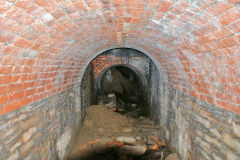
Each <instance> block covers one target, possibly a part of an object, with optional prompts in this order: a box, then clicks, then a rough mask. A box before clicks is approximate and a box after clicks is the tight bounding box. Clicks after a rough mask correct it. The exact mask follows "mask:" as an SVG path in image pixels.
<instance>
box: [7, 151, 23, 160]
mask: <svg viewBox="0 0 240 160" xmlns="http://www.w3.org/2000/svg"><path fill="white" fill-rule="evenodd" d="M19 158H20V156H19V152H18V151H15V152H13V153H12V154H10V156H9V157H8V158H7V160H18V159H19Z"/></svg>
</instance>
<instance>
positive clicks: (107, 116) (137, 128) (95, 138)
mask: <svg viewBox="0 0 240 160" xmlns="http://www.w3.org/2000/svg"><path fill="white" fill-rule="evenodd" d="M119 136H122V137H130V139H134V140H135V142H134V144H130V145H131V146H133V147H134V146H140V147H142V148H144V147H145V148H146V151H145V152H144V154H141V155H137V156H136V155H133V154H129V153H127V151H126V150H125V151H124V148H125V145H126V144H125V142H119V141H117V139H118V138H119ZM127 143H128V142H127ZM128 145H129V144H128ZM131 146H130V147H131ZM169 153H170V152H169V150H168V149H167V146H166V145H165V143H164V142H161V141H160V140H159V133H158V127H157V126H156V125H154V122H153V121H151V120H150V119H148V118H145V117H138V118H131V117H127V116H125V115H121V114H120V113H117V112H113V111H111V110H109V109H107V108H106V107H105V106H100V105H95V106H89V107H87V108H86V116H85V120H84V123H83V127H82V128H81V130H80V132H79V134H78V137H77V140H76V142H75V145H73V146H72V149H71V152H70V154H69V155H68V159H69V160H82V159H86V160H91V159H92V160H97V159H103V160H107V159H109V160H110V159H113V160H114V159H116V160H134V159H147V160H150V159H156V158H159V160H160V158H161V159H164V158H165V157H166V156H167V155H168V154H169Z"/></svg>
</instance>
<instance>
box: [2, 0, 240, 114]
mask: <svg viewBox="0 0 240 160" xmlns="http://www.w3.org/2000/svg"><path fill="white" fill-rule="evenodd" d="M239 2H240V1H239V0H224V1H213V0H202V1H189V2H188V1H185V0H125V1H123V0H112V1H110V0H99V1H97V0H0V114H1V115H2V114H5V113H8V112H10V111H13V110H16V109H17V108H20V107H22V106H25V105H27V104H29V103H31V102H35V101H38V100H40V99H43V98H45V97H48V96H49V95H52V94H53V93H56V92H60V91H63V90H66V89H67V88H70V87H71V86H73V85H74V84H75V82H76V81H79V79H78V78H77V77H79V74H80V73H82V72H80V70H81V69H82V68H83V67H84V66H86V65H87V62H89V60H90V58H91V57H94V56H96V55H97V54H99V53H101V52H102V51H105V50H107V49H111V48H116V47H129V48H135V49H139V50H141V51H145V52H147V53H149V54H150V55H151V56H152V57H153V58H154V59H156V60H157V61H158V62H159V63H160V64H161V66H159V67H161V69H162V70H163V71H164V72H165V73H166V74H167V77H168V83H167V84H168V86H169V87H171V88H175V89H177V90H179V91H182V92H185V93H187V94H189V95H192V96H194V97H196V98H198V99H200V100H202V101H206V102H208V103H210V104H213V105H215V106H218V107H220V108H224V109H227V110H229V111H232V112H237V113H240V69H239V62H240V52H239V43H240V34H239V31H240V20H239V17H240V12H239Z"/></svg>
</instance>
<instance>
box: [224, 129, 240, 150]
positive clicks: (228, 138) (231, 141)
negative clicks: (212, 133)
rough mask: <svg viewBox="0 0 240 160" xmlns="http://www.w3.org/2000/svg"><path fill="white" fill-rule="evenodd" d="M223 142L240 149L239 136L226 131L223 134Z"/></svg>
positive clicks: (234, 148)
mask: <svg viewBox="0 0 240 160" xmlns="http://www.w3.org/2000/svg"><path fill="white" fill-rule="evenodd" d="M223 143H224V144H226V145H227V146H229V147H231V148H232V149H233V150H235V151H239V150H240V141H239V139H238V138H235V137H233V135H230V134H228V133H225V134H224V135H223Z"/></svg>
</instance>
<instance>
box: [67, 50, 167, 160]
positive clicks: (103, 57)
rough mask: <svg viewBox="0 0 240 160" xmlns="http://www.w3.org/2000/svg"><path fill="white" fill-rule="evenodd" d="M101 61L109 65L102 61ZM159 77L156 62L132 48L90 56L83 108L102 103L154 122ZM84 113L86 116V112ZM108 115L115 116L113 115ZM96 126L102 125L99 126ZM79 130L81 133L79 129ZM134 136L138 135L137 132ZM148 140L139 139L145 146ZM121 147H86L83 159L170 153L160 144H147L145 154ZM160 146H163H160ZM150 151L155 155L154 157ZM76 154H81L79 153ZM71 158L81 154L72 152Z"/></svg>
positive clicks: (140, 157)
mask: <svg viewBox="0 0 240 160" xmlns="http://www.w3.org/2000/svg"><path fill="white" fill-rule="evenodd" d="M102 63H104V64H109V65H103V64H102ZM94 77H95V78H94ZM159 79H160V73H159V71H158V69H157V68H156V65H155V64H154V62H153V61H152V60H151V59H150V58H149V57H147V56H146V55H145V54H143V53H142V52H140V51H137V50H134V49H131V48H116V49H112V50H108V51H105V52H104V53H102V54H100V55H98V56H97V57H96V58H95V59H93V60H92V62H91V63H89V65H88V67H87V68H86V70H85V73H84V75H83V81H82V84H81V100H82V105H83V106H85V107H86V110H87V109H88V106H89V105H90V104H91V105H101V106H104V107H106V108H107V109H109V110H112V111H115V112H117V113H121V114H122V115H124V116H127V117H131V118H134V119H136V121H141V120H142V119H144V118H143V117H145V118H150V119H151V120H155V122H156V123H157V121H158V120H159V119H158V118H157V116H158V114H157V113H156V111H157V110H156V108H157V105H159V104H160V102H159V100H158V99H157V98H159V97H161V95H160V88H159V83H160V81H159ZM101 106H99V107H101ZM90 108H91V107H90ZM96 114H98V113H96ZM99 114H100V113H99ZM87 116H89V114H88V113H87ZM93 116H96V115H93ZM104 116H106V119H107V117H108V115H104ZM111 118H112V119H114V117H111ZM139 118H140V119H141V120H140V119H139ZM90 119H93V117H92V118H91V117H90ZM85 121H87V122H88V121H89V119H88V118H87V120H85ZM146 122H147V120H146ZM152 122H153V121H152ZM83 123H84V122H83ZM105 125H107V124H105ZM146 125H149V124H146ZM149 126H151V125H149ZM95 127H96V128H101V127H102V126H95ZM83 128H84V127H83ZM143 128H144V127H143ZM119 129H120V130H121V126H119ZM123 130H124V129H123ZM96 132H97V131H96ZM143 132H146V133H147V132H148V131H146V130H145V131H143ZM120 133H121V131H119V133H118V134H120ZM79 134H81V130H80V133H79ZM82 134H90V133H82ZM118 134H116V135H118ZM121 134H123V133H121ZM131 134H132V133H129V135H131ZM148 134H149V135H148V136H152V134H151V133H148ZM158 134H160V132H158ZM129 135H126V133H125V136H129ZM135 136H137V137H140V136H139V135H135ZM155 136H156V137H158V138H160V137H161V136H160V135H157V134H156V135H155ZM103 137H104V136H103ZM91 141H95V139H94V138H93V139H91ZM148 141H149V139H148V140H146V142H144V143H143V142H142V143H143V144H144V145H143V147H144V148H146V147H147V146H145V145H150V144H148ZM159 141H160V139H159ZM164 141H165V140H164ZM78 145H80V144H78ZM81 145H82V144H81ZM154 145H156V144H154ZM157 146H158V145H157ZM76 147H77V146H76ZM152 147H153V146H152ZM155 147H156V146H155ZM90 148H91V147H90ZM120 148H121V147H120ZM120 148H119V146H113V147H109V146H106V147H105V148H101V149H102V150H105V151H103V152H101V153H98V152H97V153H96V151H89V154H88V155H87V156H86V155H85V156H86V157H85V159H121V158H122V157H123V156H124V155H125V158H124V159H126V160H128V159H132V160H134V159H138V160H140V159H149V160H150V159H152V158H157V157H156V155H157V154H159V158H163V155H162V157H161V152H162V151H163V150H165V153H164V158H165V157H166V153H169V150H168V148H167V147H166V146H164V147H163V148H161V147H159V150H158V149H156V150H152V149H151V147H150V148H149V150H148V151H147V152H146V153H145V154H144V155H140V156H139V155H134V154H133V155H132V154H130V153H128V152H126V153H124V152H122V151H121V149H120ZM160 148H161V149H162V150H160ZM75 152H77V151H75ZM75 154H76V153H75ZM162 154H163V153H162ZM83 155H84V154H83ZM153 155H155V157H154V156H153ZM79 156H80V157H81V155H79ZM151 156H153V157H151ZM70 157H71V156H70ZM127 157H128V158H127ZM70 159H84V158H83V157H81V158H79V157H76V156H75V157H72V158H70Z"/></svg>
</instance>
